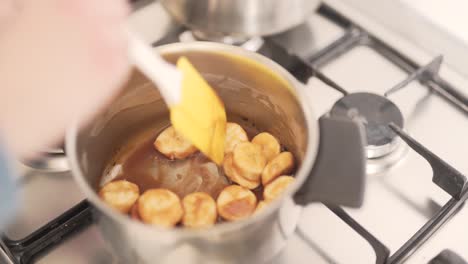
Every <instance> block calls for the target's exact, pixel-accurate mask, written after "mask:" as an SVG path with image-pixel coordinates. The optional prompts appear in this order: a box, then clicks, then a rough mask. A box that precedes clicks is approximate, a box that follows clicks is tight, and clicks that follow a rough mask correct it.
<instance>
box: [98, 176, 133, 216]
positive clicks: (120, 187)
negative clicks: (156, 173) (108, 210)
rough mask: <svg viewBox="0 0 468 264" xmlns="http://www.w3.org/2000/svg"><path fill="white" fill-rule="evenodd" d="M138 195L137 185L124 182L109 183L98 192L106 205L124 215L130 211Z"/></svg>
mask: <svg viewBox="0 0 468 264" xmlns="http://www.w3.org/2000/svg"><path fill="white" fill-rule="evenodd" d="M139 195H140V189H139V188H138V185H136V184H134V183H131V182H129V181H124V180H120V181H113V182H109V183H107V184H106V185H104V186H103V187H102V188H101V190H100V191H99V196H100V197H101V199H102V200H103V201H104V202H105V203H106V204H108V205H109V206H110V207H112V208H114V209H116V210H118V211H119V212H122V213H124V214H127V213H128V212H129V211H130V209H131V208H132V206H133V204H134V203H135V202H136V201H137V200H138V196H139Z"/></svg>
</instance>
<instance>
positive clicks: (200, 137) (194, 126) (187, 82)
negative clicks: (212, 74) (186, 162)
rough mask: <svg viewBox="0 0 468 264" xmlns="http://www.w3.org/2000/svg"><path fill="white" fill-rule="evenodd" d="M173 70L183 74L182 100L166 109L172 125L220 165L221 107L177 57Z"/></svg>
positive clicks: (190, 67)
mask: <svg viewBox="0 0 468 264" xmlns="http://www.w3.org/2000/svg"><path fill="white" fill-rule="evenodd" d="M177 68H178V69H179V70H180V71H182V74H183V79H182V88H181V90H182V97H181V101H180V103H178V104H175V105H173V106H171V107H170V111H171V122H172V125H173V126H174V128H175V129H176V131H177V132H178V133H180V134H181V135H182V136H184V137H185V138H186V139H188V140H190V141H191V142H192V143H193V144H194V145H195V146H196V147H197V148H198V149H199V150H200V151H201V152H203V153H204V154H205V155H206V156H207V157H209V158H210V159H211V160H213V161H214V162H216V163H217V164H221V163H222V161H223V158H224V140H225V137H226V111H225V109H224V105H223V103H222V101H221V99H220V98H219V97H218V95H217V94H216V93H215V91H214V90H213V89H212V88H211V87H210V85H209V84H208V83H207V82H206V81H205V79H203V77H202V76H201V75H200V73H199V72H198V71H197V70H196V69H195V67H193V65H192V64H191V63H190V62H189V60H188V59H187V58H185V57H181V58H179V60H178V61H177Z"/></svg>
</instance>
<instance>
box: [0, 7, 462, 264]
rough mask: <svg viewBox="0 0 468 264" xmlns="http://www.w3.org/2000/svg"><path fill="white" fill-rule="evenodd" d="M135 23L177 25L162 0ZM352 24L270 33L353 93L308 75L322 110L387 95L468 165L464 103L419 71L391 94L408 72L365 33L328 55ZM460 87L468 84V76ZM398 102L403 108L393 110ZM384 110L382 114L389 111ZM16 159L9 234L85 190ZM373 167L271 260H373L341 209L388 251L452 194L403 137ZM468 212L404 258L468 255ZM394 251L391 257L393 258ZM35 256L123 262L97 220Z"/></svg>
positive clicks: (35, 224)
mask: <svg viewBox="0 0 468 264" xmlns="http://www.w3.org/2000/svg"><path fill="white" fill-rule="evenodd" d="M132 24H133V25H134V26H135V27H136V28H137V29H140V30H139V31H140V32H141V33H143V35H144V36H145V38H146V40H147V41H151V42H154V41H156V40H158V39H160V38H161V36H165V35H166V33H167V32H169V31H171V30H173V28H174V24H173V23H172V22H171V20H170V19H169V18H168V16H167V15H166V14H165V13H164V11H163V10H162V9H161V7H160V6H159V5H158V4H150V5H148V6H146V7H144V8H142V9H141V10H138V11H137V12H135V14H134V15H133V17H132ZM353 34H356V32H355V31H353V30H348V29H346V28H343V27H341V26H339V25H337V24H336V23H334V22H332V21H330V20H329V19H327V18H326V17H324V16H323V15H320V14H313V15H311V17H310V19H309V20H308V22H307V23H306V24H304V25H302V26H299V27H298V28H295V29H294V30H292V31H289V32H286V33H283V34H280V35H277V36H274V37H273V38H272V39H273V40H274V41H275V42H277V43H279V44H280V45H282V46H285V47H287V48H288V50H289V51H290V52H291V53H294V54H297V55H299V57H301V58H302V59H304V60H306V61H308V62H310V63H311V64H312V65H314V66H315V67H317V68H318V69H320V71H321V72H322V73H324V74H326V76H328V77H329V78H330V79H332V80H333V81H334V82H335V83H336V84H338V85H339V86H340V87H341V88H343V89H344V90H345V91H346V92H347V93H349V95H348V97H343V93H342V92H340V91H338V90H336V89H332V88H330V86H329V85H328V84H326V83H325V82H324V81H323V80H320V79H319V78H314V77H313V78H311V79H310V80H309V81H308V83H307V85H306V87H305V89H306V92H307V94H308V98H309V100H311V101H312V103H313V105H314V106H315V112H316V113H317V114H318V115H322V114H327V113H328V112H329V111H330V110H331V109H332V107H333V105H335V104H339V103H336V102H342V103H343V105H341V106H340V105H338V107H337V108H335V109H336V111H341V110H343V109H345V108H346V107H345V105H346V104H347V103H350V102H349V101H348V100H351V99H352V97H350V95H353V94H367V93H371V94H373V96H371V97H372V98H364V100H373V99H376V100H377V102H378V103H381V104H382V103H383V105H385V103H388V102H389V103H388V104H390V105H391V110H389V111H390V112H392V113H391V114H392V115H395V116H396V117H395V116H392V117H391V119H390V121H392V122H394V123H396V124H397V125H398V126H400V127H403V128H404V131H405V132H406V133H407V134H408V135H410V136H411V137H412V138H414V139H416V140H417V141H418V142H419V143H421V144H422V145H424V146H425V147H426V148H427V149H429V150H430V151H432V152H433V153H435V154H436V155H437V156H439V157H440V158H441V159H443V160H445V161H446V162H447V163H449V164H450V165H451V166H453V167H454V168H455V169H456V170H458V171H459V172H461V173H463V174H465V175H468V162H466V154H467V150H468V140H466V135H468V119H467V117H468V115H467V113H466V112H464V111H463V109H460V107H456V106H454V104H452V103H450V102H449V101H448V100H446V99H443V97H442V96H440V95H438V94H436V93H434V92H433V91H432V90H430V89H428V87H427V86H426V85H423V84H421V83H420V82H417V81H411V82H409V83H405V87H404V88H403V89H401V90H399V91H397V92H395V93H393V94H390V95H388V97H387V98H388V99H385V97H383V96H384V94H385V93H386V92H387V91H388V90H389V89H390V88H392V87H394V86H395V85H397V84H399V83H401V82H402V81H404V80H405V79H406V78H408V76H410V75H411V74H408V70H405V69H402V68H401V67H400V66H398V65H396V64H395V63H393V62H391V61H389V58H388V57H386V56H385V54H383V53H382V52H379V50H378V49H376V48H375V47H373V46H372V45H369V44H368V43H365V42H362V43H357V44H356V43H354V44H353V46H352V48H350V49H348V50H346V52H342V53H340V54H338V55H336V56H335V57H333V58H327V56H328V55H327V53H326V52H324V49H325V50H327V49H328V48H329V47H330V45H333V43H336V41H337V40H339V39H341V38H345V37H346V36H348V37H349V36H350V35H351V36H353ZM250 43H252V42H250ZM426 59H427V58H426ZM429 60H430V59H429ZM427 62H429V61H425V62H423V63H427ZM409 70H411V69H409ZM447 71H449V69H446V68H444V66H442V72H441V76H442V77H443V76H444V72H447ZM466 83H468V81H467V82H466ZM457 88H459V89H465V90H462V92H468V90H467V89H466V86H463V87H460V86H457ZM374 95H375V96H374ZM361 99H362V98H361ZM340 100H341V101H340ZM351 101H353V100H351ZM343 107H344V108H343ZM395 109H397V110H399V111H397V113H395V111H396V110H395ZM370 110H372V111H374V110H375V109H370ZM332 112H333V111H332ZM348 112H349V111H348ZM385 113H386V112H385ZM385 113H383V114H382V115H383V116H384V118H387V116H386V114H385ZM399 113H400V114H399ZM400 115H401V116H400ZM400 119H401V120H400ZM403 122H404V126H403ZM385 135H386V136H389V135H391V136H392V137H391V139H390V140H388V138H384V139H386V140H387V141H386V142H384V143H386V144H388V143H389V142H390V143H391V142H392V141H393V140H394V139H395V135H396V134H395V133H394V132H392V131H386V132H385V133H384V136H385ZM371 143H372V144H374V143H375V144H379V143H381V142H378V140H377V141H376V142H371ZM19 166H20V169H21V172H22V174H23V177H22V178H21V186H22V193H23V207H22V208H21V210H20V212H19V215H18V217H17V219H16V221H15V222H14V223H13V224H12V225H11V226H10V228H9V229H8V231H7V233H6V235H7V236H8V237H9V238H11V239H21V238H23V237H25V236H27V235H29V234H30V233H31V232H33V231H34V230H36V229H38V228H39V227H40V226H42V225H44V224H45V223H47V222H49V221H50V220H52V219H54V218H55V217H57V216H59V215H60V214H61V213H63V212H64V211H66V210H67V209H69V208H70V207H72V206H74V205H76V204H77V203H79V202H80V201H81V200H83V199H84V197H83V195H82V194H81V193H80V191H79V189H78V187H77V186H76V184H75V183H74V181H73V178H72V176H71V174H70V173H69V172H58V173H43V172H40V171H34V170H31V169H29V168H26V167H24V166H22V165H19ZM367 170H368V174H369V175H368V177H367V185H366V193H365V199H364V204H363V206H362V207H361V208H359V209H344V211H341V210H333V208H327V207H326V206H324V205H322V204H312V205H309V206H307V207H305V208H304V209H303V211H302V215H301V219H300V221H299V225H298V228H297V230H296V232H295V233H294V235H293V236H292V237H291V238H290V240H289V242H288V244H287V246H286V248H285V249H284V250H283V251H282V252H281V253H280V256H278V257H277V258H275V262H274V263H277V264H280V263H311V262H313V263H376V262H378V261H377V258H378V257H377V256H376V254H375V253H374V250H373V248H372V247H371V245H370V244H369V243H368V242H367V241H366V240H365V239H363V238H362V237H361V236H360V235H359V234H358V233H356V232H355V231H354V230H353V229H352V228H351V227H350V226H349V225H347V224H346V223H345V222H344V221H343V220H342V219H341V218H339V217H337V214H342V213H343V212H345V213H347V214H349V215H350V216H351V217H352V218H353V219H354V220H356V221H357V222H358V223H359V224H360V225H361V226H363V227H364V228H365V229H366V230H367V231H368V232H369V233H371V234H372V235H373V237H374V238H376V239H378V240H379V241H380V242H381V243H382V244H383V245H385V246H386V247H387V248H388V249H389V250H390V254H392V253H395V252H398V250H399V249H400V248H401V247H402V246H403V245H404V244H405V243H408V241H409V240H410V238H411V236H413V235H414V234H415V233H416V232H417V231H418V230H419V229H420V228H421V227H422V226H423V225H425V224H426V223H427V222H428V221H429V220H430V219H431V218H432V217H434V216H435V215H437V214H438V213H440V210H441V208H442V207H444V206H445V205H446V204H447V202H449V201H452V200H453V199H452V198H451V196H450V195H449V194H448V193H447V192H445V191H444V190H443V189H441V188H440V187H438V186H437V185H436V184H434V183H433V182H432V177H433V171H432V169H431V165H430V164H429V163H428V162H427V161H426V159H424V158H423V157H422V156H421V155H420V154H418V153H417V152H416V151H414V150H413V149H412V148H409V147H408V146H407V144H406V143H405V142H399V143H398V146H397V147H395V148H394V149H393V151H391V153H389V154H387V155H380V156H375V157H372V159H370V160H369V162H368V166H367ZM449 203H450V202H449ZM330 209H332V210H330ZM335 209H336V208H335ZM467 221H468V210H466V209H464V208H462V209H461V210H460V211H459V212H458V213H457V214H455V215H454V216H453V218H452V219H450V220H449V222H448V223H447V224H445V225H444V226H443V227H442V228H441V229H440V230H439V232H437V233H436V234H435V235H433V236H432V237H431V238H430V239H429V240H428V241H427V242H426V243H424V244H423V245H422V246H421V247H420V248H419V249H418V250H417V251H416V252H415V253H414V254H413V255H412V256H411V257H410V258H408V259H407V260H406V262H405V263H418V264H419V263H428V262H430V261H431V259H433V258H434V257H436V255H438V254H439V253H440V252H442V251H443V250H445V249H450V250H452V251H453V252H456V253H457V254H458V255H460V256H461V257H463V258H464V259H467V260H468V250H467V249H466V245H468V229H467V228H466V222H467ZM0 252H1V251H0ZM444 256H445V255H444ZM1 260H2V257H1V255H0V262H1ZM392 261H394V262H392ZM398 261H400V260H399V259H396V258H394V259H392V258H390V261H388V262H387V263H399V262H398ZM1 263H3V262H1ZM6 263H8V262H6ZM37 263H47V264H55V263H77V264H78V263H118V260H117V259H115V258H114V257H113V255H112V253H111V251H110V250H109V249H108V247H107V245H106V243H105V242H104V240H103V238H102V237H101V235H100V233H99V232H98V230H97V228H96V227H95V226H94V225H91V226H90V227H89V228H86V229H84V230H83V231H82V232H80V233H79V234H77V235H75V236H73V237H71V238H70V239H68V240H67V241H65V242H63V243H61V244H60V245H58V247H57V248H55V249H54V250H52V251H51V252H50V253H48V254H47V255H45V256H43V257H42V258H40V259H39V260H38V261H37ZM434 263H435V262H434ZM442 263H443V262H442Z"/></svg>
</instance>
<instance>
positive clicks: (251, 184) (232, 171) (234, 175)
mask: <svg viewBox="0 0 468 264" xmlns="http://www.w3.org/2000/svg"><path fill="white" fill-rule="evenodd" d="M223 169H224V174H226V176H227V177H228V178H229V179H230V180H231V181H233V182H235V183H237V184H239V185H240V186H243V187H245V188H247V189H251V190H253V189H255V188H257V187H258V186H259V185H260V179H257V180H256V181H251V180H248V179H246V178H244V177H242V176H241V175H240V174H239V172H238V171H237V169H236V168H235V167H234V165H233V164H232V153H229V154H227V155H226V156H225V158H224V162H223Z"/></svg>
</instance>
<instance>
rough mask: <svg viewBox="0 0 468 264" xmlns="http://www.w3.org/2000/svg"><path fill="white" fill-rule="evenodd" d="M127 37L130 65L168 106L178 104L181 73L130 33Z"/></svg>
mask: <svg viewBox="0 0 468 264" xmlns="http://www.w3.org/2000/svg"><path fill="white" fill-rule="evenodd" d="M128 36H129V56H130V60H131V61H132V63H133V64H134V65H135V66H136V67H137V68H138V69H139V70H140V71H141V72H142V73H143V74H144V75H145V76H146V77H147V78H149V79H150V80H151V81H152V82H153V83H154V84H156V85H157V86H158V88H159V91H160V92H161V95H162V97H163V98H164V100H165V101H166V103H167V104H168V105H175V104H178V103H179V102H180V98H181V87H182V73H181V72H180V71H179V70H178V69H177V67H175V66H174V65H172V64H170V63H168V62H166V61H165V60H164V59H163V58H161V56H160V55H159V54H158V53H157V52H155V51H154V50H153V48H152V47H151V46H150V45H148V44H146V43H145V42H144V41H143V40H141V39H140V38H139V37H138V36H137V35H135V34H134V33H132V32H129V33H128Z"/></svg>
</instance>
